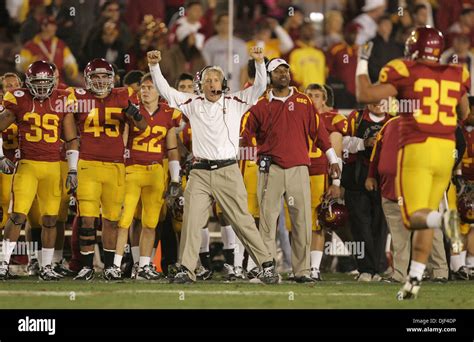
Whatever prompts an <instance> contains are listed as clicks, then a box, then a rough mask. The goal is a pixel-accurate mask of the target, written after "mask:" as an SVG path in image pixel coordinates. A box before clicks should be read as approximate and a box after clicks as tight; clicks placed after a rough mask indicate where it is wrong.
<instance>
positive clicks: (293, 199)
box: [258, 164, 312, 277]
mask: <svg viewBox="0 0 474 342" xmlns="http://www.w3.org/2000/svg"><path fill="white" fill-rule="evenodd" d="M282 196H284V197H285V200H286V204H287V206H288V211H289V213H290V218H291V225H292V230H291V250H292V253H291V263H292V266H293V272H294V273H295V276H296V277H301V276H303V275H309V273H310V247H311V246H310V245H311V225H312V222H311V191H310V182H309V173H308V167H307V166H296V167H292V168H289V169H282V168H281V167H279V166H278V165H276V164H273V165H271V167H270V172H269V173H267V174H266V173H262V172H260V173H259V177H258V199H259V202H260V234H261V235H262V238H263V242H264V243H265V246H266V247H267V248H268V250H269V251H270V252H271V254H272V256H273V258H276V241H275V240H276V232H277V222H278V216H279V215H280V209H281V198H282Z"/></svg>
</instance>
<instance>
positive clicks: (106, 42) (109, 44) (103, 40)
mask: <svg viewBox="0 0 474 342" xmlns="http://www.w3.org/2000/svg"><path fill="white" fill-rule="evenodd" d="M119 35H120V31H119V29H118V27H117V25H116V24H115V22H114V21H112V20H109V21H106V22H105V23H104V24H103V27H102V30H101V31H99V32H96V34H94V35H93V36H91V37H90V38H91V39H90V40H89V41H88V42H87V45H86V47H85V49H84V57H85V61H84V62H87V61H90V60H92V59H94V58H104V59H105V60H106V61H107V62H109V63H114V64H116V65H117V67H118V68H119V69H124V68H125V51H126V50H125V46H124V44H123V41H122V39H120V37H119Z"/></svg>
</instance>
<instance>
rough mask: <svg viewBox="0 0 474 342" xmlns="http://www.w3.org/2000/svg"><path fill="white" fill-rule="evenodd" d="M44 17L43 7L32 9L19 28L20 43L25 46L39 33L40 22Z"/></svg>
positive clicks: (44, 10)
mask: <svg viewBox="0 0 474 342" xmlns="http://www.w3.org/2000/svg"><path fill="white" fill-rule="evenodd" d="M45 16H46V7H45V6H35V7H32V8H31V9H30V11H29V13H28V17H27V18H26V20H25V22H24V23H23V24H22V25H21V28H20V42H21V43H22V44H25V43H26V42H27V41H29V40H31V39H33V37H34V36H35V35H37V34H38V33H39V32H40V31H41V21H42V20H43V18H44V17H45Z"/></svg>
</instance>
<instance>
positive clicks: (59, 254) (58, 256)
mask: <svg viewBox="0 0 474 342" xmlns="http://www.w3.org/2000/svg"><path fill="white" fill-rule="evenodd" d="M62 258H63V250H62V249H55V250H54V254H53V263H59V262H61V259H62Z"/></svg>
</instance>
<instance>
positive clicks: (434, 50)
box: [405, 26, 444, 62]
mask: <svg viewBox="0 0 474 342" xmlns="http://www.w3.org/2000/svg"><path fill="white" fill-rule="evenodd" d="M443 49H444V37H443V34H442V33H441V32H440V31H438V30H437V29H435V28H434V27H431V26H423V27H417V28H416V29H414V30H413V31H412V32H411V34H410V36H409V37H408V38H407V40H406V42H405V57H407V58H409V59H412V60H414V59H417V58H426V59H428V60H431V61H434V62H438V61H439V58H440V56H441V53H442V52H443Z"/></svg>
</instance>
